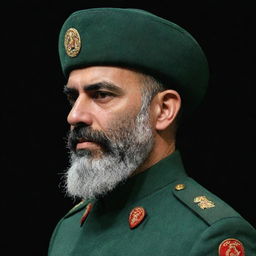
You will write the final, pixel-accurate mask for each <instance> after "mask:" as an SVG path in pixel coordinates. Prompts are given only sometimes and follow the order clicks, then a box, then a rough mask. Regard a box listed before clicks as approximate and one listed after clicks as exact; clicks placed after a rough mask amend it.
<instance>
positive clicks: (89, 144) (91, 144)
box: [76, 141, 99, 150]
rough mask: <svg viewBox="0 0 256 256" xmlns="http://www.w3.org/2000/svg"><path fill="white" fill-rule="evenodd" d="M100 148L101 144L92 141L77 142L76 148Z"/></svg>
mask: <svg viewBox="0 0 256 256" xmlns="http://www.w3.org/2000/svg"><path fill="white" fill-rule="evenodd" d="M90 148H91V149H92V148H99V145H98V144H96V143H95V142H92V141H83V142H79V143H77V144H76V150H79V149H90Z"/></svg>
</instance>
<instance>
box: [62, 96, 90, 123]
mask: <svg viewBox="0 0 256 256" xmlns="http://www.w3.org/2000/svg"><path fill="white" fill-rule="evenodd" d="M89 109H90V107H89V103H88V99H86V96H85V95H80V96H79V97H78V98H77V99H76V101H75V103H74V105H73V107H72V109H71V111H70V112H69V114H68V116H67V121H68V123H69V124H70V125H71V126H76V125H77V124H82V123H83V124H85V125H86V126H89V125H91V124H92V115H91V114H90V112H89Z"/></svg>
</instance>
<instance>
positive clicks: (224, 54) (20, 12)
mask: <svg viewBox="0 0 256 256" xmlns="http://www.w3.org/2000/svg"><path fill="white" fill-rule="evenodd" d="M223 2H224V1H210V0H205V1H161V2H160V1H156V2H151V3H140V2H138V1H65V2H64V1H61V2H59V3H57V2H54V1H33V2H32V1H31V2H28V1H27V2H21V1H17V2H15V1H14V2H13V1H12V2H10V5H6V6H5V7H4V8H2V14H3V13H5V14H4V15H3V16H2V19H3V20H2V22H1V24H2V26H1V30H2V33H1V42H2V43H1V48H2V49H1V64H2V65H1V66H2V68H1V70H2V72H1V73H2V76H1V82H2V86H1V89H2V92H1V96H2V97H1V98H2V108H1V112H2V113H1V119H2V128H3V131H2V153H1V158H2V160H1V166H2V168H1V176H2V178H1V188H2V194H1V205H2V213H4V216H3V217H2V218H1V220H2V234H3V235H4V239H2V243H3V245H2V247H4V248H3V251H4V249H7V250H8V253H7V255H15V254H17V253H19V254H21V253H22V254H24V255H46V254H47V247H48V243H49V239H50V235H51V233H52V231H53V229H54V227H55V225H56V223H57V221H58V220H59V219H60V218H61V217H62V216H63V215H64V214H65V213H66V212H67V211H68V210H69V209H70V208H71V207H72V206H73V204H74V202H72V200H71V199H69V198H67V197H66V196H65V194H64V192H63V189H62V188H61V185H60V184H61V177H62V173H63V172H64V171H65V169H66V167H67V150H66V148H65V141H64V137H65V136H66V133H67V131H68V125H67V123H66V114H67V113H68V104H67V103H66V99H65V97H64V95H63V93H62V88H63V85H64V84H65V82H66V81H65V80H64V77H63V75H62V72H61V69H60V63H59V59H58V52H57V41H58V33H59V30H60V28H61V25H62V24H63V22H64V20H65V19H66V18H67V17H68V16H69V15H70V14H71V13H72V12H73V11H76V10H78V9H83V8H89V7H134V8H142V9H145V10H148V11H151V12H153V13H155V14H157V15H160V16H162V17H164V18H167V19H170V20H172V21H173V22H175V23H178V24H179V25H181V26H183V27H184V28H185V29H187V30H188V31H189V32H190V33H191V34H192V35H193V36H194V37H195V38H196V39H197V41H198V42H199V43H200V45H201V46H202V48H203V49H204V52H205V54H206V56H207V58H208V61H209V65H210V71H211V78H210V83H209V90H208V93H207V95H206V98H205V101H204V102H203V104H202V108H201V109H199V110H198V111H197V113H195V116H194V118H193V119H192V120H190V121H188V122H187V123H186V124H184V126H183V127H182V128H181V131H180V134H179V147H180V150H181V153H182V156H183V158H184V162H185V166H186V168H187V171H188V173H189V174H190V175H191V176H193V177H194V178H195V179H196V180H197V181H199V182H200V183H201V184H202V185H204V186H205V187H207V188H208V189H209V190H210V191H212V192H214V193H215V194H217V195H218V196H220V197H221V198H222V199H224V200H225V201H226V202H227V203H229V204H230V205H231V206H232V207H233V208H235V209H236V210H237V211H239V212H240V213H241V214H242V215H243V216H244V217H245V218H246V219H247V220H248V221H250V222H251V223H252V224H253V225H254V226H256V218H255V216H256V209H255V203H256V200H255V177H256V176H255V173H254V172H255V170H256V168H255V167H256V164H255V153H256V149H255V142H256V139H255V128H256V115H255V114H256V113H255V110H256V108H255V107H256V106H255V99H254V98H255V94H254V91H255V90H254V87H255V51H254V49H255V43H254V42H253V38H254V34H255V17H254V16H253V7H252V4H250V2H249V1H248V2H246V1H243V2H241V1H239V3H234V2H230V3H228V2H227V1H225V3H223ZM7 6H8V7H7Z"/></svg>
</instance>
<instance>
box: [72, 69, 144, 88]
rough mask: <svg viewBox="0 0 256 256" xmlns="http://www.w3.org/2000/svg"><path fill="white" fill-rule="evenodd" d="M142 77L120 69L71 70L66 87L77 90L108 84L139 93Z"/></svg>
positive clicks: (134, 72) (128, 70)
mask: <svg viewBox="0 0 256 256" xmlns="http://www.w3.org/2000/svg"><path fill="white" fill-rule="evenodd" d="M143 77H144V75H143V74H141V73H139V72H136V71H133V70H130V69H126V68H121V67H112V66H92V67H87V68H83V69H76V70H73V71H72V72H71V73H70V75H69V78H68V83H67V86H68V87H72V88H77V89H79V87H83V86H85V85H89V84H95V83H100V82H103V81H105V82H110V83H113V84H115V85H116V86H118V87H120V88H122V89H123V90H127V91H132V92H134V91H140V90H141V88H142V86H143Z"/></svg>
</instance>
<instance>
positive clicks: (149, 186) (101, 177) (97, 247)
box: [49, 8, 256, 256]
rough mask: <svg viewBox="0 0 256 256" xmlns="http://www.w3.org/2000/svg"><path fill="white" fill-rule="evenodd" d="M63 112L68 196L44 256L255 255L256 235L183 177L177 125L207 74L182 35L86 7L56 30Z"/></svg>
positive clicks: (145, 17) (130, 14) (137, 16)
mask: <svg viewBox="0 0 256 256" xmlns="http://www.w3.org/2000/svg"><path fill="white" fill-rule="evenodd" d="M59 54H60V60H61V65H62V69H63V72H64V74H65V76H66V77H67V85H66V86H65V88H64V92H65V93H66V94H67V98H68V100H69V102H70V104H71V107H72V108H71V111H70V113H69V115H68V122H69V124H70V125H71V130H70V133H69V136H68V147H69V149H70V168H69V169H68V171H67V175H66V189H67V193H68V194H69V195H70V196H72V197H75V198H81V199H82V201H81V203H80V204H79V205H77V206H75V207H74V208H73V209H72V210H71V211H70V212H69V213H67V215H66V216H65V217H64V218H63V219H62V220H61V221H60V222H59V224H58V225H57V227H56V229H55V231H54V233H53V235H52V238H51V242H50V246H49V256H58V255H61V256H64V255H119V256H120V255H175V256H179V255H190V256H196V255H198V256H199V255H200V256H206V255H207V256H209V255H221V256H224V255H225V256H227V255H239V256H242V255H251V256H252V255H256V231H255V229H254V228H253V227H252V226H251V225H250V224H249V223H248V222H247V221H246V220H245V219H243V218H242V217H241V216H240V215H239V214H238V213H237V212H236V211H235V210H233V209H232V208H231V207H230V206H228V205H227V204H225V203H224V202H223V201H222V200H221V199H219V198H218V197H216V196H215V195H213V194H212V193H210V192H209V191H208V190H206V189H205V188H203V187H202V186H201V185H199V184H198V183H197V182H195V181H194V180H193V179H191V178H190V177H188V176H187V174H186V172H185V170H184V168H183V165H182V161H181V157H180V154H179V152H178V150H176V148H175V137H176V132H177V129H178V125H179V122H183V121H184V120H185V119H186V118H188V117H191V115H192V114H193V111H194V109H195V108H196V107H197V106H198V105H199V104H200V101H201V100H202V99H203V97H204V94H205V91H206V88H207V81H208V65H207V61H206V58H205V55H204V53H203V51H202V49H201V47H200V46H199V45H198V43H197V42H196V40H195V39H194V38H193V37H192V36H191V35H190V34H189V33H188V32H187V31H185V30H184V29H183V28H181V27H179V26H178V25H176V24H174V23H172V22H170V21H167V20H165V19H162V18H160V17H157V16H155V15H153V14H151V13H148V12H145V11H143V10H137V9H118V8H94V9H87V10H82V11H78V12H75V13H73V14H71V15H70V17H69V18H68V19H67V20H66V22H65V23H64V25H63V27H62V29H61V32H60V39H59Z"/></svg>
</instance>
